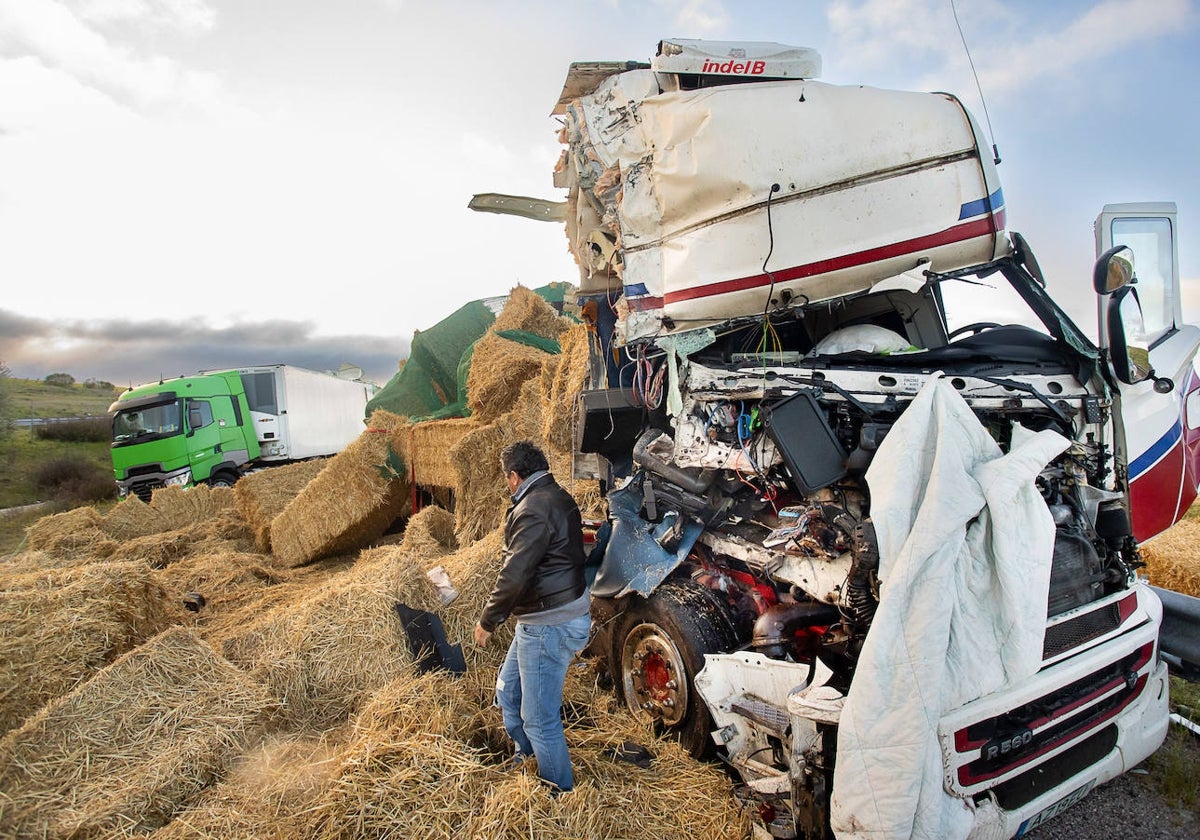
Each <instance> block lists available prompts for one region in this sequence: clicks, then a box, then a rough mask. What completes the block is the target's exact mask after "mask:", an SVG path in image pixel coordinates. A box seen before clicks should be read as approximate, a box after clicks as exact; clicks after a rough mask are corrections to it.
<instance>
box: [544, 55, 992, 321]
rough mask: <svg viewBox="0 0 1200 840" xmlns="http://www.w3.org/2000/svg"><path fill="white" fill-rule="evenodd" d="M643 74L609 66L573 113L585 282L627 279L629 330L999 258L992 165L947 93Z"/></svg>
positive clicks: (577, 236)
mask: <svg viewBox="0 0 1200 840" xmlns="http://www.w3.org/2000/svg"><path fill="white" fill-rule="evenodd" d="M652 80H653V74H652V73H649V72H647V71H637V72H635V73H626V74H621V75H618V76H614V77H611V78H609V79H607V80H605V81H604V82H603V83H602V84H601V85H600V86H599V87H598V88H597V90H596V92H595V93H593V94H591V95H589V96H585V97H582V98H580V99H578V100H576V101H574V102H572V103H570V105H568V106H567V108H566V117H567V119H566V125H565V129H564V140H565V142H566V143H567V146H568V151H567V158H568V160H569V161H571V163H570V164H569V166H568V169H571V170H572V172H573V183H572V184H571V185H570V190H571V196H570V198H569V201H571V202H572V205H573V206H574V207H575V208H576V212H575V214H573V215H574V217H575V224H574V225H573V226H572V228H571V229H570V230H569V236H570V237H571V241H572V242H571V244H572V249H573V251H574V252H575V254H576V257H577V260H578V261H579V263H580V267H581V284H582V288H583V289H584V291H585V292H586V291H588V290H589V289H593V290H596V289H599V288H600V287H601V286H602V285H603V287H605V288H611V287H612V285H613V278H614V277H618V278H620V280H621V285H622V287H623V291H624V294H625V297H626V298H627V304H628V315H627V317H626V319H625V323H624V324H623V334H624V338H625V340H627V341H629V340H635V339H637V338H642V337H647V336H650V335H655V334H659V333H660V332H662V331H663V330H664V329H666V330H673V329H689V328H692V327H696V326H701V325H704V324H712V323H719V322H721V321H724V320H727V319H729V318H731V317H738V316H744V315H753V314H756V313H761V312H762V311H763V310H764V309H765V308H766V307H767V306H768V298H771V297H775V298H778V297H779V295H780V294H781V292H783V291H784V290H787V291H788V292H790V293H791V295H792V297H793V298H794V299H795V300H796V301H797V302H802V301H806V302H816V301H821V300H827V299H832V298H836V297H840V296H843V295H847V294H852V293H856V292H862V291H865V290H868V289H870V288H871V287H872V285H873V284H874V283H876V282H882V281H884V280H887V279H889V278H893V277H895V276H896V275H898V274H901V273H903V272H905V271H910V270H912V269H914V268H915V267H916V266H917V265H918V264H920V263H922V262H927V263H928V264H929V265H930V266H932V267H933V268H935V269H946V268H948V267H950V266H961V265H967V264H971V263H977V262H984V261H987V260H990V259H993V258H994V257H996V256H1000V255H1002V254H1004V253H1007V248H1008V245H1007V239H1006V237H1004V235H1003V227H1004V213H1003V207H1002V203H1003V197H1002V195H1001V194H1000V192H999V182H998V179H997V178H996V175H995V168H994V164H993V163H992V162H991V159H990V157H988V156H986V155H981V154H980V151H979V144H980V138H979V133H978V129H977V127H976V126H975V125H974V122H973V121H972V119H971V118H970V115H969V114H967V112H966V111H965V109H963V108H962V106H961V104H960V103H959V102H958V101H957V100H956V99H954V98H953V97H950V96H947V95H944V94H923V93H908V92H897V91H885V90H878V89H872V88H861V87H839V86H835V85H827V84H823V83H820V82H813V81H807V80H800V81H775V82H770V83H762V84H739V85H733V86H723V87H708V88H702V89H698V90H685V91H671V92H666V93H658V89H657V87H652ZM614 172H619V175H620V179H619V181H614ZM773 188H774V191H773ZM768 217H769V218H768ZM597 230H599V231H602V232H603V235H604V236H605V239H606V241H607V242H609V243H611V244H612V246H613V249H612V250H611V251H608V252H606V253H604V254H603V257H604V259H603V263H602V264H597V263H596V261H595V260H594V259H593V254H594V253H595V249H594V243H595V241H596V239H595V233H596V231H597ZM602 250H604V249H602Z"/></svg>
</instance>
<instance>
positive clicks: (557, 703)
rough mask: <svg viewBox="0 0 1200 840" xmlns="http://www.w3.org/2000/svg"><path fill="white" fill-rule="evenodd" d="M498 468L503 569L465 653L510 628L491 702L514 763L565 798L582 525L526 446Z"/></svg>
mask: <svg viewBox="0 0 1200 840" xmlns="http://www.w3.org/2000/svg"><path fill="white" fill-rule="evenodd" d="M500 465H501V468H502V469H503V470H504V477H505V480H506V481H507V482H508V491H509V493H510V494H511V495H512V506H511V507H510V508H509V509H508V514H507V516H506V517H505V520H504V565H503V567H502V568H501V569H500V574H499V576H498V577H497V579H496V585H495V587H494V588H493V590H492V595H491V598H490V599H489V600H488V603H487V606H485V607H484V608H483V614H482V616H481V617H480V619H479V623H478V624H476V625H475V643H476V644H478V645H479V646H480V647H483V646H485V645H486V644H487V643H488V639H490V638H491V635H492V633H493V632H495V630H496V628H497V627H499V626H500V625H501V624H503V623H504V621H505V620H506V619H507V618H508V617H509V616H510V615H511V616H513V617H515V618H516V622H517V625H516V628H515V630H514V632H513V640H512V644H511V645H510V646H509V648H508V655H507V656H506V657H505V659H504V664H503V665H501V666H500V673H499V675H498V676H497V678H496V702H497V704H498V705H499V706H500V710H501V712H502V713H503V716H504V728H505V729H506V730H508V734H509V736H510V737H511V738H512V739H513V742H514V744H515V745H516V756H515V760H516V761H520V760H521V759H523V758H526V757H528V756H530V755H534V756H536V757H537V763H538V775H539V776H540V777H541V778H542V779H543V780H544V781H546V782H548V783H549V784H550V785H551V786H552V787H553V788H555V789H556V791H568V790H571V789H572V788H573V787H574V786H575V779H574V776H573V774H572V773H571V757H570V755H569V753H568V751H567V739H566V736H565V735H564V734H563V724H562V714H561V707H562V694H563V682H564V681H565V679H566V676H567V667H568V666H569V665H570V664H571V660H572V659H574V657H575V655H576V654H577V653H579V651H580V650H582V649H583V646H584V645H585V644H586V643H587V638H588V632H589V631H590V629H591V617H590V615H589V610H590V598H589V595H588V592H587V586H586V584H585V582H584V575H583V566H584V561H585V556H584V553H583V525H582V521H581V518H580V515H579V507H578V506H577V505H576V504H575V500H574V499H572V498H571V494H569V493H568V492H567V491H566V490H564V489H563V488H562V487H560V486H559V485H558V483H557V482H556V481H555V480H554V476H552V475H551V474H550V472H549V469H550V465H549V463H548V462H547V460H546V456H545V454H544V453H543V452H542V450H540V449H539V448H538V447H537V446H535V445H534V444H533V443H532V442H530V441H527V440H523V441H518V442H516V443H514V444H511V445H510V446H507V447H505V448H504V451H503V452H501V453H500Z"/></svg>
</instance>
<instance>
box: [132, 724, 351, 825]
mask: <svg viewBox="0 0 1200 840" xmlns="http://www.w3.org/2000/svg"><path fill="white" fill-rule="evenodd" d="M336 769H337V755H336V752H335V745H334V744H333V743H332V742H330V741H329V740H328V739H327V738H326V737H325V736H317V737H312V736H303V735H300V736H292V737H286V738H283V737H277V738H273V739H271V740H269V741H268V742H267V743H265V744H263V745H262V746H261V747H259V748H258V749H256V750H253V751H251V752H249V753H247V754H246V755H245V756H243V757H242V759H241V760H240V761H239V762H238V763H237V765H236V766H235V767H233V768H232V770H231V771H230V773H229V776H228V777H227V778H226V779H225V780H224V781H222V782H221V783H220V784H218V785H214V786H213V787H211V788H209V789H207V790H206V791H205V792H204V793H203V794H202V795H201V796H200V797H199V799H198V800H197V801H196V802H195V804H193V805H191V806H190V807H189V808H187V809H186V810H185V811H183V812H182V813H180V814H179V815H177V816H176V818H175V819H174V820H172V821H171V822H170V823H169V824H167V825H166V826H164V827H163V828H160V829H158V830H157V831H155V832H154V833H153V834H151V835H150V836H151V837H152V838H153V840H202V839H203V840H292V838H295V837H301V836H304V835H303V825H304V822H305V820H306V819H307V814H306V812H307V811H308V810H310V808H311V806H312V805H313V803H314V802H315V801H316V799H317V797H318V795H319V794H320V793H321V791H322V790H323V789H324V788H325V786H326V785H327V783H328V781H329V779H330V778H331V776H332V774H333V772H334V771H335V770H336Z"/></svg>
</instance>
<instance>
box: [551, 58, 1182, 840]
mask: <svg viewBox="0 0 1200 840" xmlns="http://www.w3.org/2000/svg"><path fill="white" fill-rule="evenodd" d="M819 64H820V62H819V57H817V56H816V54H815V53H813V52H812V51H811V50H804V49H797V48H791V47H785V46H782V45H777V44H726V43H713V42H698V41H678V40H677V41H664V42H662V43H661V44H660V45H659V50H658V54H657V55H656V57H655V58H654V60H653V61H652V62H651V63H650V64H648V65H646V64H635V63H626V62H621V63H611V64H579V65H573V67H572V70H571V73H570V74H569V76H568V79H567V83H566V85H565V87H564V91H563V96H562V98H561V99H560V101H559V103H558V106H557V108H556V113H558V114H561V115H562V117H563V129H562V134H561V139H562V140H563V142H564V143H565V145H566V149H565V151H564V153H563V156H562V160H561V162H560V165H559V167H558V169H557V171H556V184H557V185H558V186H560V187H563V188H566V189H567V191H568V200H567V203H566V206H565V218H566V228H567V235H568V238H569V239H570V242H571V247H572V250H573V252H574V254H575V256H576V258H577V261H578V263H579V267H580V284H581V285H580V294H579V302H580V304H581V307H582V311H583V312H584V314H585V317H586V318H587V320H588V321H589V323H590V324H591V326H592V328H593V330H594V343H593V352H592V368H591V384H590V387H589V388H588V390H586V391H585V392H584V393H583V395H582V398H581V405H580V414H579V423H578V434H577V450H578V457H577V460H576V474H577V475H592V476H595V477H598V478H600V479H602V480H603V481H604V482H605V484H606V486H607V488H608V489H609V490H610V491H611V492H610V493H609V496H608V498H609V503H610V518H609V522H608V523H607V525H606V526H605V527H604V528H602V529H601V532H600V534H599V535H598V546H599V550H598V551H597V552H596V556H598V557H602V559H601V560H600V563H599V568H598V570H597V571H596V574H595V578H594V582H593V586H592V594H593V614H594V617H595V619H596V621H595V626H596V627H597V628H598V632H597V634H596V635H595V636H594V638H593V640H592V642H591V644H590V647H589V652H590V653H591V654H592V655H594V656H596V657H598V659H599V661H600V662H601V664H602V665H603V667H605V668H606V669H607V672H608V673H609V674H611V676H612V679H613V683H614V686H615V688H616V690H617V692H618V693H619V695H620V696H621V697H622V698H623V700H624V702H625V703H626V704H627V705H628V706H629V708H630V709H631V710H635V711H636V712H638V713H642V714H647V715H649V716H650V717H652V718H653V719H654V720H655V721H656V722H657V723H658V724H659V725H660V726H661V727H662V728H664V729H668V730H672V731H674V732H676V733H677V734H678V735H679V737H680V738H681V740H682V742H683V743H684V745H685V746H686V747H687V748H688V749H689V750H691V751H692V752H693V753H695V754H697V755H701V754H706V753H711V752H713V751H714V750H715V751H716V753H717V754H718V755H719V756H720V757H721V758H722V759H724V760H725V761H727V762H728V764H729V765H730V766H731V767H732V768H733V769H734V770H736V772H737V773H738V774H739V775H740V776H741V778H742V780H743V781H744V785H743V786H742V787H741V788H740V789H739V795H740V796H741V797H742V798H743V799H744V801H745V802H746V803H747V804H748V805H749V806H751V807H752V808H753V809H754V812H755V814H756V815H757V821H756V832H757V833H759V834H762V835H766V836H773V837H806V838H823V837H827V836H830V834H831V833H832V832H834V831H836V833H837V835H838V836H839V837H854V836H867V835H870V836H873V837H882V836H905V837H907V836H921V837H967V836H971V837H997V838H1002V837H1009V836H1012V835H1014V834H1018V833H1023V832H1024V831H1026V830H1028V829H1029V828H1030V827H1032V826H1034V825H1036V824H1038V823H1039V822H1041V821H1043V820H1045V819H1047V818H1048V817H1049V816H1050V815H1053V814H1055V813H1057V812H1058V811H1059V810H1061V809H1063V808H1065V807H1067V806H1068V805H1069V804H1070V803H1072V802H1074V801H1075V800H1077V799H1078V798H1080V797H1082V796H1083V795H1085V794H1086V793H1087V791H1088V790H1090V789H1091V787H1092V786H1094V785H1095V784H1098V783H1102V782H1104V781H1106V780H1107V779H1110V778H1112V777H1114V776H1116V775H1118V774H1120V773H1122V772H1124V771H1125V770H1127V769H1129V768H1130V767H1132V766H1133V765H1135V764H1136V763H1138V762H1139V761H1141V760H1143V759H1144V758H1145V757H1146V756H1148V755H1149V754H1150V753H1152V752H1153V751H1154V750H1155V749H1156V748H1157V747H1158V745H1159V744H1160V743H1161V741H1162V738H1163V737H1164V734H1165V730H1166V725H1167V709H1166V704H1167V683H1166V672H1165V668H1164V666H1162V665H1161V664H1160V663H1159V661H1158V656H1157V636H1158V625H1159V621H1160V605H1159V604H1158V602H1157V599H1156V598H1155V597H1154V595H1153V594H1152V593H1151V592H1150V591H1149V590H1148V588H1147V587H1146V586H1145V585H1144V584H1143V583H1142V582H1141V581H1140V580H1139V578H1138V577H1137V574H1136V569H1137V568H1138V567H1139V565H1140V559H1139V555H1138V548H1137V540H1138V539H1145V538H1147V537H1149V536H1152V535H1153V533H1156V532H1157V531H1156V530H1152V531H1146V529H1145V528H1143V529H1142V530H1141V531H1138V530H1137V526H1138V522H1139V517H1138V514H1137V512H1136V511H1131V508H1130V485H1131V481H1133V480H1135V479H1136V478H1137V477H1138V475H1139V472H1140V473H1141V474H1143V475H1149V474H1150V473H1151V472H1154V471H1158V470H1160V467H1161V465H1162V464H1163V463H1166V461H1164V458H1165V457H1166V456H1164V455H1163V454H1162V451H1161V450H1163V448H1164V447H1166V448H1167V449H1170V451H1171V452H1175V451H1176V448H1177V449H1178V450H1179V452H1180V453H1184V452H1185V451H1186V452H1195V451H1196V447H1195V446H1192V445H1191V444H1193V443H1195V442H1194V441H1192V440H1191V436H1192V432H1191V431H1190V430H1188V429H1189V426H1188V424H1187V423H1182V424H1181V423H1180V422H1179V418H1180V416H1181V412H1182V410H1183V405H1184V402H1185V397H1186V396H1187V394H1188V392H1192V391H1194V389H1195V388H1196V380H1195V378H1194V376H1193V374H1192V358H1193V356H1194V355H1195V350H1196V345H1197V335H1200V331H1197V330H1196V329H1195V328H1194V327H1189V326H1186V325H1184V324H1183V323H1182V321H1181V318H1180V317H1179V314H1178V312H1179V310H1178V305H1177V303H1176V306H1175V308H1174V309H1170V308H1169V307H1166V306H1164V307H1161V309H1162V312H1163V313H1170V314H1168V315H1166V316H1164V318H1165V321H1164V322H1163V323H1157V322H1156V323H1157V326H1155V327H1154V329H1155V330H1158V331H1159V332H1158V333H1154V332H1153V330H1147V329H1143V328H1142V327H1138V326H1136V325H1135V324H1134V316H1136V315H1137V311H1136V302H1137V300H1138V295H1135V294H1132V293H1131V292H1130V289H1132V288H1134V287H1133V286H1132V285H1131V283H1132V280H1133V277H1132V272H1131V258H1130V253H1129V252H1130V249H1129V248H1125V249H1120V248H1112V249H1109V250H1107V251H1106V253H1105V254H1104V255H1103V256H1102V258H1101V259H1100V260H1099V262H1098V263H1097V276H1096V280H1095V290H1096V293H1097V295H1098V297H1099V300H1100V301H1101V305H1100V311H1101V312H1102V315H1103V317H1102V318H1101V324H1100V328H1101V330H1100V336H1101V342H1100V347H1097V346H1096V345H1095V344H1094V343H1093V342H1092V341H1091V340H1089V339H1088V338H1087V337H1086V336H1085V335H1084V333H1083V332H1082V331H1081V330H1080V329H1079V328H1078V327H1076V326H1075V325H1074V324H1073V323H1072V322H1071V319H1070V318H1068V317H1067V315H1066V314H1065V313H1064V311H1063V310H1062V309H1061V308H1060V307H1059V306H1058V305H1057V304H1056V303H1055V301H1054V300H1053V299H1052V298H1051V297H1050V295H1049V294H1048V293H1047V291H1046V283H1045V281H1044V279H1043V278H1042V276H1041V272H1040V270H1039V269H1038V267H1037V264H1036V262H1035V261H1034V259H1033V256H1032V254H1031V252H1030V250H1029V247H1028V245H1027V244H1026V243H1025V241H1024V239H1023V238H1021V237H1020V236H1019V235H1018V234H1009V233H1008V232H1007V231H1006V230H1005V219H1004V200H1003V194H1002V192H1001V190H1000V185H999V180H998V177H997V174H996V167H995V163H994V161H993V159H992V156H991V155H990V154H988V153H987V152H986V151H984V149H986V148H987V147H986V144H985V143H984V142H983V140H982V138H981V136H980V132H979V130H978V128H977V126H976V124H975V122H974V121H973V120H972V118H971V116H970V115H969V114H968V113H967V111H966V110H965V109H964V108H963V106H962V104H961V103H960V102H959V101H958V100H957V99H955V98H954V97H953V96H950V95H947V94H923V93H908V92H895V91H883V90H875V89H870V88H862V87H839V86H834V85H827V84H823V83H820V82H816V81H813V80H812V77H813V76H815V75H817V74H818V73H819ZM562 209H563V208H558V209H557V210H556V213H560V212H561V210H562ZM542 210H543V211H544V210H545V208H542ZM1111 216H1112V218H1113V219H1116V218H1124V219H1134V220H1138V219H1140V220H1142V221H1146V220H1147V219H1150V220H1151V221H1152V220H1153V218H1155V214H1154V213H1153V212H1147V211H1145V209H1144V208H1142V209H1138V210H1136V211H1132V212H1130V213H1124V214H1122V213H1121V212H1120V210H1119V209H1117V210H1115V211H1113V214H1111ZM1104 218H1105V219H1108V221H1106V222H1105V224H1108V223H1109V222H1110V221H1111V219H1110V218H1109V217H1108V216H1106V217H1104ZM1171 221H1172V225H1170V226H1168V227H1167V228H1166V231H1167V234H1168V235H1169V236H1171V237H1173V233H1174V228H1173V216H1172V219H1171ZM1133 228H1134V229H1136V230H1138V231H1142V232H1144V231H1145V230H1151V231H1158V232H1159V233H1161V231H1162V230H1163V229H1162V228H1161V227H1156V226H1155V225H1154V224H1149V225H1141V226H1138V225H1136V224H1135V225H1133ZM1112 230H1114V231H1116V230H1118V228H1117V227H1113V228H1112ZM1155 235H1157V234H1153V233H1152V234H1150V235H1149V238H1146V237H1143V238H1142V239H1139V240H1138V242H1137V243H1136V244H1135V247H1136V248H1137V249H1138V250H1139V251H1149V252H1151V253H1154V250H1155V249H1156V248H1157V249H1158V250H1160V251H1161V248H1162V247H1166V248H1168V249H1173V247H1174V243H1173V239H1171V240H1170V241H1166V242H1163V241H1161V240H1155V239H1154V236H1155ZM1110 240H1111V241H1110ZM1105 242H1106V246H1107V244H1112V245H1116V246H1119V245H1121V244H1122V242H1121V241H1120V238H1117V239H1115V240H1112V239H1111V237H1110V239H1109V240H1105ZM1128 244H1134V243H1128ZM1168 280H1169V278H1168V279H1162V278H1159V279H1158V280H1154V281H1152V282H1153V283H1157V284H1158V285H1159V287H1160V288H1158V297H1156V298H1154V299H1155V300H1160V301H1161V300H1166V301H1168V302H1169V300H1170V298H1171V295H1175V296H1177V295H1178V284H1177V283H1174V282H1173V281H1171V282H1169V281H1168ZM1150 291H1151V290H1150V289H1149V288H1148V287H1144V290H1143V294H1142V295H1141V297H1142V298H1147V297H1148V295H1147V292H1150ZM983 293H987V294H995V295H997V296H999V297H1000V298H1002V299H1001V300H998V301H992V300H983V299H981V298H980V295H981V294H983ZM1150 296H1151V297H1153V295H1150ZM1160 314H1161V313H1160ZM1159 320H1163V319H1162V318H1160V319H1159ZM1167 322H1169V323H1167ZM1147 332H1150V333H1151V334H1150V335H1149V336H1147V335H1146V333H1147ZM1164 337H1165V338H1166V339H1169V340H1166V341H1165V343H1166V344H1169V345H1170V352H1169V353H1167V354H1166V355H1163V353H1162V352H1158V351H1156V350H1155V349H1152V348H1151V349H1149V350H1146V349H1145V347H1146V345H1145V343H1146V342H1147V341H1148V340H1150V339H1156V345H1155V346H1156V347H1158V346H1159V345H1162V344H1163V343H1164ZM1101 348H1103V349H1101ZM1139 348H1141V350H1139ZM1156 352H1158V359H1159V361H1157V364H1158V365H1159V367H1158V369H1157V370H1156V371H1154V372H1153V373H1151V372H1150V371H1148V370H1147V368H1149V367H1154V365H1155V364H1156ZM1147 354H1148V355H1147ZM1134 416H1137V417H1139V418H1149V417H1153V418H1155V419H1154V421H1153V423H1150V424H1148V426H1147V428H1142V429H1139V430H1137V431H1136V432H1130V431H1129V430H1128V429H1127V428H1126V423H1125V422H1124V418H1126V417H1134ZM1172 418H1173V420H1174V422H1173V424H1172V423H1171V422H1169V421H1171V420H1172ZM1159 425H1162V426H1164V428H1163V429H1159V428H1158V426H1159ZM1150 426H1154V428H1150ZM1171 430H1174V432H1175V434H1174V436H1173V437H1172V436H1171ZM1180 430H1184V431H1180ZM1184 438H1187V440H1184ZM1185 444H1188V445H1187V446H1185ZM1155 453H1157V454H1155ZM1178 460H1179V462H1180V466H1178V468H1177V467H1176V466H1174V465H1175V460H1171V461H1170V463H1169V464H1168V466H1167V468H1165V469H1162V470H1161V471H1159V472H1158V473H1157V474H1156V475H1157V477H1156V478H1155V481H1159V482H1161V483H1163V486H1164V487H1166V488H1167V489H1166V490H1165V491H1164V494H1168V495H1171V500H1172V510H1173V511H1174V513H1173V515H1172V516H1170V517H1166V518H1164V517H1161V516H1158V517H1154V518H1151V519H1147V518H1145V517H1142V519H1141V521H1142V522H1151V521H1153V522H1154V523H1155V527H1156V528H1157V530H1162V528H1163V527H1166V525H1169V524H1170V522H1173V521H1174V519H1175V518H1178V516H1179V515H1181V513H1180V511H1181V510H1186V504H1184V502H1185V497H1186V501H1187V502H1188V503H1190V501H1191V499H1192V498H1194V497H1195V481H1194V479H1193V478H1191V476H1194V475H1196V474H1200V473H1197V471H1196V470H1195V466H1194V465H1191V464H1190V462H1188V458H1187V456H1186V455H1185V454H1181V455H1180V458H1179V459H1178ZM1172 482H1173V483H1172ZM1189 494H1190V495H1189Z"/></svg>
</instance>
